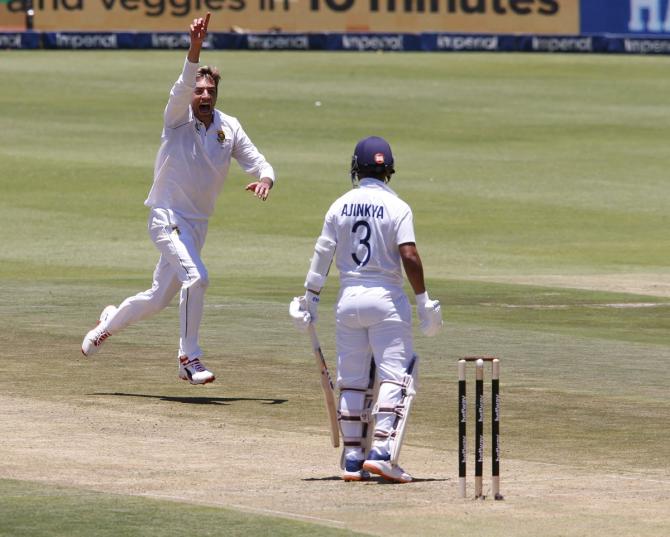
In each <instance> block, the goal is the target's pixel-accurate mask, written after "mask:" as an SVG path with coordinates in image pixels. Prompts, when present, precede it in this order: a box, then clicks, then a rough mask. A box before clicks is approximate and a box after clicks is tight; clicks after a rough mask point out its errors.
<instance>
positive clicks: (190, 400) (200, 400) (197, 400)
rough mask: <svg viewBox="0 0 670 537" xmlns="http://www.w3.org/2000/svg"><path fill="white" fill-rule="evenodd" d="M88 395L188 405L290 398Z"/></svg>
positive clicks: (271, 401) (278, 401)
mask: <svg viewBox="0 0 670 537" xmlns="http://www.w3.org/2000/svg"><path fill="white" fill-rule="evenodd" d="M87 395H113V396H115V397H145V398H148V399H159V400H161V401H167V402H169V403H185V404H188V405H228V404H230V403H235V402H237V401H260V402H261V403H263V404H264V405H281V404H282V403H286V402H287V401H288V399H270V398H254V397H176V396H170V395H149V394H144V393H121V392H110V393H104V392H103V393H89V394H87Z"/></svg>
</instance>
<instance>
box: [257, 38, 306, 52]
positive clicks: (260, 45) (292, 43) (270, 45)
mask: <svg viewBox="0 0 670 537" xmlns="http://www.w3.org/2000/svg"><path fill="white" fill-rule="evenodd" d="M247 42H248V43H249V48H250V49H259V50H272V49H294V50H307V49H308V48H309V37H308V36H306V35H289V36H286V35H269V36H268V35H249V36H248V37H247Z"/></svg>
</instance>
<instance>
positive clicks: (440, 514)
mask: <svg viewBox="0 0 670 537" xmlns="http://www.w3.org/2000/svg"><path fill="white" fill-rule="evenodd" d="M183 58H184V53H183V52H127V53H126V52H118V51H117V52H60V51H59V52H56V51H50V52H49V51H47V52H2V53H0V80H2V81H3V83H2V84H0V112H1V113H0V214H2V243H1V244H2V247H1V248H0V344H1V345H2V348H3V351H4V360H3V362H4V366H3V374H2V377H1V379H0V398H1V401H2V407H3V412H2V413H0V431H4V432H0V535H1V536H3V537H4V536H12V537H14V536H24V535H25V536H37V535H40V536H41V535H49V536H51V535H54V536H55V535H128V536H131V535H132V536H135V535H137V536H149V535H198V536H200V535H212V536H215V535H216V536H218V535H223V536H228V535H297V536H302V535H340V534H355V533H353V532H360V533H364V534H373V535H406V534H407V533H408V532H413V533H414V534H416V535H459V536H463V535H468V536H469V535H472V536H474V535H488V536H490V537H502V536H506V535H514V536H521V535H545V536H548V535H556V536H559V535H586V534H588V535H590V536H598V535H622V536H624V535H625V536H628V535H637V536H656V535H658V536H660V535H666V534H667V528H668V527H669V526H670V516H669V515H668V512H670V494H669V493H668V490H670V470H669V468H668V463H667V459H668V448H667V446H668V445H669V444H670V433H669V432H668V426H667V423H668V416H669V415H670V398H669V397H668V395H667V393H668V391H667V390H668V385H669V384H670V374H669V373H668V367H667V366H668V363H669V360H670V339H669V338H668V334H669V333H670V292H669V289H670V284H669V282H670V263H669V262H668V259H669V257H668V252H670V234H669V229H670V217H669V215H670V195H669V188H668V172H667V170H668V158H669V152H668V140H669V139H670V108H669V107H668V106H667V71H668V67H669V61H670V60H668V59H667V58H661V57H659V58H651V57H650V58H646V57H632V56H599V55H539V54H537V55H535V54H495V55H492V54H411V53H407V54H365V53H359V54H349V53H329V54H328V53H324V54H321V53H283V52H275V53H262V52H258V53H242V52H221V51H217V52H205V53H204V54H203V62H205V63H211V64H215V65H218V66H219V67H221V68H222V72H223V80H222V86H221V88H220V96H219V103H218V107H219V108H221V109H223V110H224V111H226V112H227V113H229V114H231V115H234V116H237V117H239V118H240V119H241V121H242V123H243V125H244V127H245V130H246V131H247V132H248V133H249V134H250V136H251V137H252V139H253V141H254V142H255V143H256V145H257V146H258V147H259V148H260V149H261V150H262V152H263V153H264V154H265V155H266V157H267V158H268V159H269V160H270V162H271V163H272V164H273V166H274V167H275V169H276V171H277V173H278V177H279V179H278V182H277V186H276V188H275V189H274V190H273V191H272V194H271V198H270V200H269V201H268V202H267V203H265V204H263V203H260V202H258V201H257V200H255V199H253V198H252V197H251V196H250V195H249V194H248V193H245V192H243V187H244V185H245V184H246V183H245V181H246V180H247V179H246V177H245V176H244V175H243V174H242V173H241V171H240V170H239V168H238V167H237V165H236V164H233V166H232V168H231V170H232V171H231V174H230V176H229V179H228V182H227V184H226V186H225V188H224V192H223V195H222V197H221V198H220V200H219V203H218V207H217V211H216V213H215V215H214V217H213V218H212V219H211V223H210V230H209V236H208V239H207V244H206V247H205V250H204V258H205V262H206V263H207V266H208V269H209V273H210V279H211V285H210V289H209V291H208V295H207V304H206V311H205V319H204V321H203V326H202V344H203V348H204V349H205V352H206V356H205V361H206V363H207V364H208V365H209V366H210V367H211V368H212V369H213V370H214V371H215V372H216V373H217V377H218V378H217V382H216V383H214V384H213V385H211V386H207V387H205V388H200V387H190V386H187V385H183V384H180V383H178V382H177V380H176V378H175V377H176V365H175V363H174V353H175V350H176V349H175V343H176V335H177V322H178V314H177V311H176V304H173V305H172V306H171V307H170V308H168V309H167V310H166V311H164V312H162V313H161V314H159V315H158V316H156V317H154V318H152V319H150V320H147V321H145V322H143V323H140V324H138V325H136V326H134V327H132V328H129V329H128V330H127V331H126V332H123V333H121V334H118V335H115V336H114V337H113V338H112V339H111V340H110V341H109V344H108V345H107V344H106V346H105V348H104V350H103V351H101V353H100V355H98V356H96V357H95V358H93V359H91V360H86V359H83V358H82V357H81V354H80V353H79V345H80V342H81V339H82V337H83V335H84V333H85V332H86V330H87V329H88V328H89V326H90V324H91V322H92V321H93V320H94V319H95V317H96V315H98V314H99V311H100V310H101V309H102V307H103V306H105V305H106V304H109V303H115V304H118V303H119V302H120V301H121V300H122V299H123V298H125V297H126V296H128V295H130V294H133V293H135V292H137V291H140V290H144V289H146V288H147V287H149V285H150V283H151V282H150V279H151V273H152V270H153V266H154V264H155V261H156V258H157V254H156V252H155V250H154V247H153V245H152V244H151V242H150V240H149V238H148V235H147V233H146V215H147V212H146V208H145V207H144V206H143V205H142V203H143V201H144V199H145V197H146V194H147V192H148V189H149V187H150V184H151V178H152V169H153V160H154V157H155V153H156V149H157V147H158V143H159V138H160V130H161V122H162V111H163V108H164V106H165V102H166V99H167V95H168V92H169V89H170V86H171V84H172V83H173V81H174V79H175V78H176V76H177V75H178V74H179V70H180V68H181V64H182V61H183ZM317 101H319V102H320V103H321V105H320V106H316V104H315V103H316V102H317ZM369 134H378V135H382V136H384V137H386V138H387V139H388V140H389V141H390V142H391V145H392V147H393V150H394V154H395V157H396V169H397V174H396V175H395V176H394V178H393V181H392V183H391V186H392V187H393V188H394V189H395V190H396V191H397V192H398V193H399V195H400V196H401V197H403V199H405V200H406V201H407V202H409V203H410V205H411V206H412V207H413V210H414V219H415V227H416V233H417V240H418V246H419V251H420V253H421V256H422V259H423V262H424V268H425V272H426V279H427V285H428V289H429V291H430V294H431V296H433V297H437V298H440V299H441V300H442V303H443V308H444V309H443V311H444V318H445V331H444V333H443V334H441V335H440V336H438V337H437V338H433V339H426V338H423V337H422V336H421V335H420V334H419V332H418V330H417V331H416V335H417V336H416V346H417V349H418V352H419V354H420V356H421V358H422V366H421V385H420V392H419V396H418V398H417V402H416V405H415V408H414V409H413V414H412V418H411V422H410V429H409V431H408V435H407V444H406V448H403V461H402V462H403V465H404V466H406V468H407V469H408V471H410V472H412V473H413V474H414V475H415V476H417V477H418V478H419V481H418V482H417V483H415V484H411V485H408V486H405V487H376V488H375V487H374V486H373V487H372V488H370V485H361V486H357V485H356V484H353V486H348V487H343V486H342V485H343V484H342V483H340V482H339V481H338V480H337V479H336V478H335V476H337V474H338V469H337V457H338V455H337V454H336V453H334V452H332V451H331V450H329V449H328V448H327V443H328V440H327V430H326V422H325V417H324V411H323V408H322V405H323V403H322V401H321V396H320V392H319V388H318V382H317V379H316V374H315V371H314V365H313V363H312V358H311V356H310V353H309V349H308V345H307V342H306V341H305V340H304V338H303V336H300V335H298V334H296V333H295V331H294V330H293V328H292V326H291V324H290V322H289V320H288V314H287V309H288V303H289V301H290V299H291V297H293V296H294V295H296V294H299V293H300V291H301V289H302V283H303V281H304V275H305V272H306V270H307V268H308V263H309V257H310V255H311V251H312V247H313V243H314V241H315V239H316V237H317V235H318V233H319V231H320V228H321V224H322V219H323V215H324V213H325V211H326V209H327V208H328V206H329V205H330V203H331V202H332V201H333V200H334V199H335V197H337V196H339V195H340V194H341V193H343V192H344V191H346V190H347V189H348V188H349V178H348V166H349V160H350V155H351V152H352V150H353V147H354V145H355V143H356V141H357V140H358V139H360V138H362V137H364V136H366V135H369ZM543 282H544V283H543ZM547 282H550V283H547ZM551 282H553V283H551ZM584 282H588V284H584ZM612 282H615V283H616V284H617V285H612ZM638 284H639V285H638ZM642 284H645V285H642ZM643 287H644V288H643ZM336 292H337V281H336V277H335V275H332V276H331V278H330V280H329V282H328V284H327V287H326V290H325V294H324V298H323V300H322V308H321V309H322V313H321V321H320V323H319V332H320V336H321V339H322V340H323V341H322V343H323V346H324V350H325V352H326V355H327V358H328V359H329V362H330V363H333V362H334V360H333V352H334V334H333V314H332V308H331V306H332V305H333V303H334V299H335V296H336ZM479 353H486V354H496V355H499V356H500V357H501V359H502V367H503V369H502V381H501V385H502V397H503V416H502V442H503V444H502V446H503V454H502V455H503V462H502V472H503V477H502V480H503V493H505V494H506V496H507V499H506V501H505V502H502V503H494V502H483V503H481V504H473V503H470V502H467V501H464V500H460V499H459V498H458V497H457V487H456V478H455V475H456V464H455V463H456V391H455V390H456V384H455V380H456V360H457V358H458V357H460V356H463V355H466V354H479ZM103 412H107V413H109V414H108V415H102V413H103ZM472 430H473V428H472V427H471V429H470V431H471V432H472ZM231 433H235V434H236V435H239V436H236V437H235V438H233V439H232V440H229V439H228V435H230V434H231ZM471 438H472V437H471ZM284 439H285V441H286V442H287V443H289V442H290V443H292V444H291V445H292V446H293V445H294V446H295V450H293V451H291V452H290V454H288V453H287V452H285V451H282V450H281V449H280V448H281V444H282V442H284ZM486 440H487V442H488V437H487V439H486ZM116 442H118V444H117V443H116ZM172 442H174V446H200V445H202V449H203V453H207V454H209V455H210V458H209V459H208V462H207V465H208V467H209V469H208V471H207V473H206V474H204V475H199V473H198V472H197V471H193V470H192V468H193V465H195V464H197V462H195V460H194V459H193V458H190V457H188V456H184V454H183V453H175V452H174V450H171V445H172ZM217 442H221V445H225V446H226V449H218V448H217ZM471 443H472V442H471ZM87 446H91V447H90V449H86V447H87ZM147 446H148V447H147ZM321 448H323V449H321ZM126 449H127V450H128V451H125V450H126ZM235 449H243V450H247V453H248V457H247V458H245V457H242V456H240V457H239V458H238V454H237V453H236V452H235V453H233V452H232V451H230V450H235ZM487 449H488V445H487ZM95 450H100V453H101V455H100V459H98V460H97V466H96V461H93V459H92V458H91V457H94V456H95V454H94V453H93V451H95ZM106 450H109V451H106ZM145 450H146V451H145ZM168 455H169V456H168ZM213 455H215V456H213ZM256 457H259V458H263V459H266V460H268V459H269V460H273V459H274V462H275V464H276V467H277V474H274V473H272V471H271V470H270V471H269V470H268V469H267V467H264V468H265V469H264V470H261V469H259V467H258V466H259V465H258V464H256V462H255V461H256V460H258V459H256ZM195 459H197V457H195ZM471 460H472V457H471ZM289 464H291V465H295V470H294V471H293V472H292V473H290V472H287V473H282V472H283V469H282V468H283V467H284V466H285V465H289ZM270 468H271V467H270ZM529 468H530V469H532V470H533V473H532V475H531V473H529V471H528V469H529ZM471 469H472V464H471V465H470V470H471ZM268 472H269V473H268ZM233 475H235V476H248V479H249V481H248V482H247V481H246V477H241V478H240V477H238V478H237V479H234V480H232V481H228V480H227V478H228V477H230V476H233ZM263 476H265V478H266V486H263V485H262V483H263V481H262V477H263ZM422 477H423V478H424V479H423V480H422V479H421V478H422ZM257 480H258V481H257ZM486 481H487V479H485V482H486ZM259 483H261V484H259ZM469 485H470V486H471V482H470V484H469ZM255 487H257V488H255ZM198 490H201V491H203V493H202V495H199V494H198V493H197V491H198ZM254 490H255V491H256V492H255V493H253V491H254ZM205 491H207V494H205ZM250 491H252V492H250ZM254 494H256V496H257V498H258V500H257V501H256V500H255V499H254V498H255V496H254ZM321 496H323V499H324V505H323V506H321V505H320V504H319V503H317V502H316V501H315V497H321ZM380 497H381V498H382V500H380ZM354 498H355V501H354ZM377 512H383V516H382V515H379V514H376V513H377ZM110 528H112V529H110Z"/></svg>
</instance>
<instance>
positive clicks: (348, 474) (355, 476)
mask: <svg viewBox="0 0 670 537" xmlns="http://www.w3.org/2000/svg"><path fill="white" fill-rule="evenodd" d="M342 479H343V480H344V481H365V480H366V479H370V474H369V473H368V472H366V471H365V470H363V461H359V460H345V461H344V470H342Z"/></svg>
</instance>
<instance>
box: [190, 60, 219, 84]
mask: <svg viewBox="0 0 670 537" xmlns="http://www.w3.org/2000/svg"><path fill="white" fill-rule="evenodd" d="M195 77H196V78H202V77H207V78H209V79H211V80H212V82H214V85H215V86H216V89H217V90H218V89H219V80H221V73H219V70H218V69H217V68H216V67H210V66H209V65H203V66H202V67H198V73H197V74H196V75H195Z"/></svg>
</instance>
